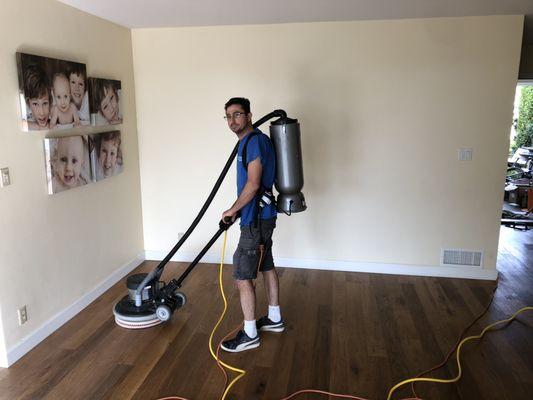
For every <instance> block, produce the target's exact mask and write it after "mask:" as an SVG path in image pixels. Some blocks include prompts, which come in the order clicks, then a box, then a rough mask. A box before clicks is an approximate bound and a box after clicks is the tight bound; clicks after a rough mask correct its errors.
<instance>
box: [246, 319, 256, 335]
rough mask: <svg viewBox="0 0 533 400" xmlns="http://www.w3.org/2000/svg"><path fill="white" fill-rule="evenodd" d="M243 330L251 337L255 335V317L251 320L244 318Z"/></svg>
mask: <svg viewBox="0 0 533 400" xmlns="http://www.w3.org/2000/svg"><path fill="white" fill-rule="evenodd" d="M244 332H245V333H246V334H247V335H248V336H249V337H250V338H252V339H254V338H255V337H256V336H257V325H256V324H255V319H254V320H252V321H246V320H244Z"/></svg>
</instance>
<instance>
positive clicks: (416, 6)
mask: <svg viewBox="0 0 533 400" xmlns="http://www.w3.org/2000/svg"><path fill="white" fill-rule="evenodd" d="M59 1H61V2H62V3H65V4H68V5H70V6H72V7H76V8H78V9H80V10H83V11H85V12H87V13H89V14H93V15H96V16H98V17H101V18H104V19H106V20H109V21H112V22H114V23H116V24H119V25H122V26H125V27H128V28H159V27H178V26H212V25H249V24H275V23H287V22H317V21H352V20H372V19H402V18H432V17H460V16H475V15H507V14H524V15H526V24H525V25H526V27H525V31H524V43H528V44H533V0H269V1H266V0H59Z"/></svg>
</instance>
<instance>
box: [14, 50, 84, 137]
mask: <svg viewBox="0 0 533 400" xmlns="http://www.w3.org/2000/svg"><path fill="white" fill-rule="evenodd" d="M17 68H18V76H19V97H20V108H21V119H22V126H23V129H24V130H25V131H42V130H55V129H64V128H74V127H77V126H81V125H89V124H90V114H89V112H90V110H89V91H88V87H87V70H86V67H85V64H81V63H76V62H72V61H65V60H58V59H55V58H48V57H41V56H36V55H32V54H25V53H17Z"/></svg>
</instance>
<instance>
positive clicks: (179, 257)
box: [144, 250, 498, 280]
mask: <svg viewBox="0 0 533 400" xmlns="http://www.w3.org/2000/svg"><path fill="white" fill-rule="evenodd" d="M144 254H145V259H146V260H157V261H160V260H162V259H163V258H165V256H166V253H165V252H162V251H153V250H147V251H145V252H144ZM195 257H196V254H192V253H179V254H176V255H175V256H174V257H172V261H180V262H191V261H192V260H194V258H195ZM274 261H275V263H276V266H278V267H288V268H305V269H319V270H327V271H347V272H367V273H376V274H393V275H414V276H432V277H442V278H462V279H482V280H496V278H497V277H498V271H497V270H495V269H483V268H480V267H463V266H458V267H441V266H429V265H407V264H384V263H371V262H354V261H334V260H307V259H298V258H283V257H274ZM201 262H204V263H219V262H220V254H214V253H207V254H206V255H205V256H204V257H203V258H202V260H201ZM224 262H225V263H227V264H230V263H231V262H232V253H228V254H226V255H225V256H224Z"/></svg>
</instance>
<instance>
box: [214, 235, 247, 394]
mask: <svg viewBox="0 0 533 400" xmlns="http://www.w3.org/2000/svg"><path fill="white" fill-rule="evenodd" d="M227 238H228V231H225V232H224V244H223V245H222V257H221V260H220V267H219V273H218V279H219V286H220V293H221V294H222V300H224V310H223V311H222V314H221V315H220V318H219V319H218V322H217V323H216V325H215V327H214V328H213V330H212V331H211V335H210V336H209V351H210V352H211V355H212V356H213V358H214V359H215V361H216V362H217V363H220V365H222V366H224V367H226V368H227V369H229V370H231V371H234V372H237V373H239V375H238V376H237V377H236V378H235V379H233V380H232V381H231V382H230V384H229V385H228V387H227V388H226V390H225V391H224V394H223V395H222V397H221V398H220V400H224V399H225V398H226V396H227V395H228V392H229V390H230V389H231V387H232V386H233V385H234V384H235V383H236V382H237V381H238V380H239V379H241V378H242V377H243V376H244V375H245V374H246V371H244V370H242V369H239V368H235V367H233V366H231V365H229V364H226V363H224V362H223V361H221V360H220V359H219V358H218V357H217V356H216V354H215V352H214V351H213V336H214V335H215V332H216V330H217V328H218V326H219V325H220V323H221V322H222V320H223V319H224V316H225V315H226V310H227V308H228V301H227V300H226V294H225V293H224V285H223V282H222V269H223V267H224V253H225V252H226V240H227Z"/></svg>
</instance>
